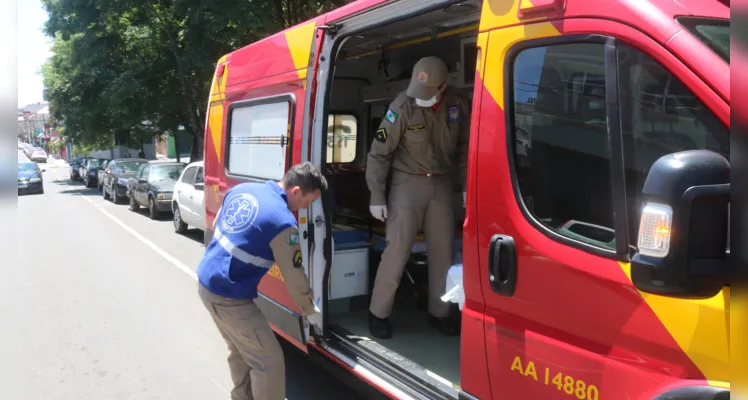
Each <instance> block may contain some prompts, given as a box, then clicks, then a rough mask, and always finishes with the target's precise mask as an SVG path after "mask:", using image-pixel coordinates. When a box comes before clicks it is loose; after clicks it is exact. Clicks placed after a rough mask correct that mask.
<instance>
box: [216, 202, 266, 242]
mask: <svg viewBox="0 0 748 400" xmlns="http://www.w3.org/2000/svg"><path fill="white" fill-rule="evenodd" d="M259 210H260V206H259V204H258V203H257V199H256V198H255V197H254V196H252V195H251V194H249V193H237V194H235V195H232V196H231V197H230V198H229V199H228V201H227V202H226V209H225V210H222V211H221V216H220V217H221V221H220V226H221V229H222V230H223V231H224V232H226V233H238V232H243V231H245V230H247V229H249V227H250V226H251V225H252V223H253V222H255V218H257V212H258V211H259Z"/></svg>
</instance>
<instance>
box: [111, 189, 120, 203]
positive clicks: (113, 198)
mask: <svg viewBox="0 0 748 400" xmlns="http://www.w3.org/2000/svg"><path fill="white" fill-rule="evenodd" d="M112 203H114V204H118V203H119V197H118V196H117V189H116V188H115V187H113V186H112Z"/></svg>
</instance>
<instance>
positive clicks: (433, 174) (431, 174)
mask: <svg viewBox="0 0 748 400" xmlns="http://www.w3.org/2000/svg"><path fill="white" fill-rule="evenodd" d="M416 175H418V176H444V175H446V174H435V173H428V174H416Z"/></svg>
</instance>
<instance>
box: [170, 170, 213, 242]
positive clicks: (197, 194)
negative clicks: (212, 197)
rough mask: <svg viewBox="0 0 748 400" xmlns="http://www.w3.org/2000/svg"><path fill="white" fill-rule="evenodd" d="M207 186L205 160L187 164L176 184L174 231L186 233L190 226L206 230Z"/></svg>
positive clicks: (173, 209) (172, 203)
mask: <svg viewBox="0 0 748 400" xmlns="http://www.w3.org/2000/svg"><path fill="white" fill-rule="evenodd" d="M204 190H205V186H204V185H203V162H202V161H198V162H194V163H191V164H189V165H187V168H185V169H184V171H182V175H180V176H179V180H178V181H177V183H176V184H175V185H174V194H173V197H172V202H171V209H172V211H173V212H174V231H175V232H177V233H184V232H186V231H187V227H188V226H192V227H194V228H197V229H200V230H202V231H205V196H204V194H205V192H204Z"/></svg>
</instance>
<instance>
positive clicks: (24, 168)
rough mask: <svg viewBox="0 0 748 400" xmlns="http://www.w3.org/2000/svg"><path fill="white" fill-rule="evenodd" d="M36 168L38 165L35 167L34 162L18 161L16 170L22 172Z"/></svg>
mask: <svg viewBox="0 0 748 400" xmlns="http://www.w3.org/2000/svg"><path fill="white" fill-rule="evenodd" d="M37 168H38V167H37V165H36V163H32V162H23V163H18V170H19V171H24V172H28V171H36V170H37Z"/></svg>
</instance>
